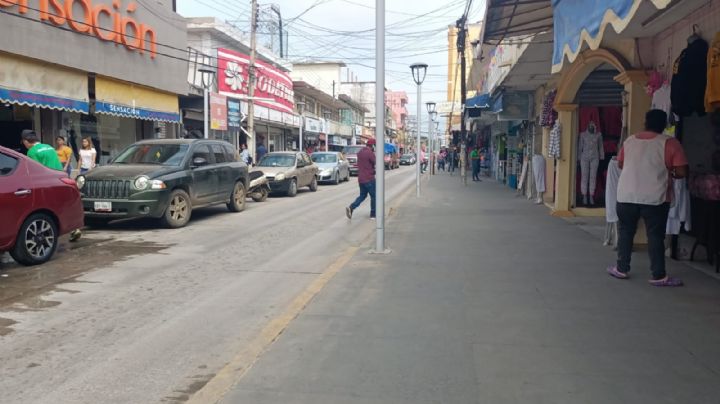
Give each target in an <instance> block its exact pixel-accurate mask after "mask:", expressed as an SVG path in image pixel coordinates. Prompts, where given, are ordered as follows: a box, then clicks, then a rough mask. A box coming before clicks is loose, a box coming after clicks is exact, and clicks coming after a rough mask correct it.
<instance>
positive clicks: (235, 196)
mask: <svg viewBox="0 0 720 404" xmlns="http://www.w3.org/2000/svg"><path fill="white" fill-rule="evenodd" d="M246 199H247V194H246V193H245V185H243V183H242V182H240V181H238V182H236V183H235V187H233V192H232V194H231V195H230V202H229V203H228V204H227V208H228V210H229V211H230V212H242V211H243V210H245V203H246V202H247V201H246Z"/></svg>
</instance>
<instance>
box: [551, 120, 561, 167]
mask: <svg viewBox="0 0 720 404" xmlns="http://www.w3.org/2000/svg"><path fill="white" fill-rule="evenodd" d="M561 136H562V125H561V124H560V121H556V122H555V126H554V127H553V128H552V130H551V131H550V142H548V157H550V158H553V159H559V158H560V137H561Z"/></svg>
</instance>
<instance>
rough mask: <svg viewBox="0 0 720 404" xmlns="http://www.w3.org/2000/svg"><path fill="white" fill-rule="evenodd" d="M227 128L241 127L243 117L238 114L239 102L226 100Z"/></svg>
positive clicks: (240, 113)
mask: <svg viewBox="0 0 720 404" xmlns="http://www.w3.org/2000/svg"><path fill="white" fill-rule="evenodd" d="M227 116H228V121H227V126H228V127H229V128H235V129H237V128H240V127H241V126H242V120H243V115H242V112H240V101H237V100H233V99H232V98H228V99H227Z"/></svg>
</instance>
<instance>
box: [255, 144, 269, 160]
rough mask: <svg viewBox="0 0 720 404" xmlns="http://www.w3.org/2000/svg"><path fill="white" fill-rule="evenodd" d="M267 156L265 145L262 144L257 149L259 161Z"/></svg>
mask: <svg viewBox="0 0 720 404" xmlns="http://www.w3.org/2000/svg"><path fill="white" fill-rule="evenodd" d="M266 154H267V149H266V148H265V144H263V143H260V145H258V147H257V153H256V156H257V161H258V162H259V161H260V160H262V158H263V156H265V155H266Z"/></svg>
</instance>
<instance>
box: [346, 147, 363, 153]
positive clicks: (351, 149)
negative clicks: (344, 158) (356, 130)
mask: <svg viewBox="0 0 720 404" xmlns="http://www.w3.org/2000/svg"><path fill="white" fill-rule="evenodd" d="M364 147H365V146H348V147H346V148H345V154H358V153H359V152H360V150H362V149H363V148H364Z"/></svg>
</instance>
